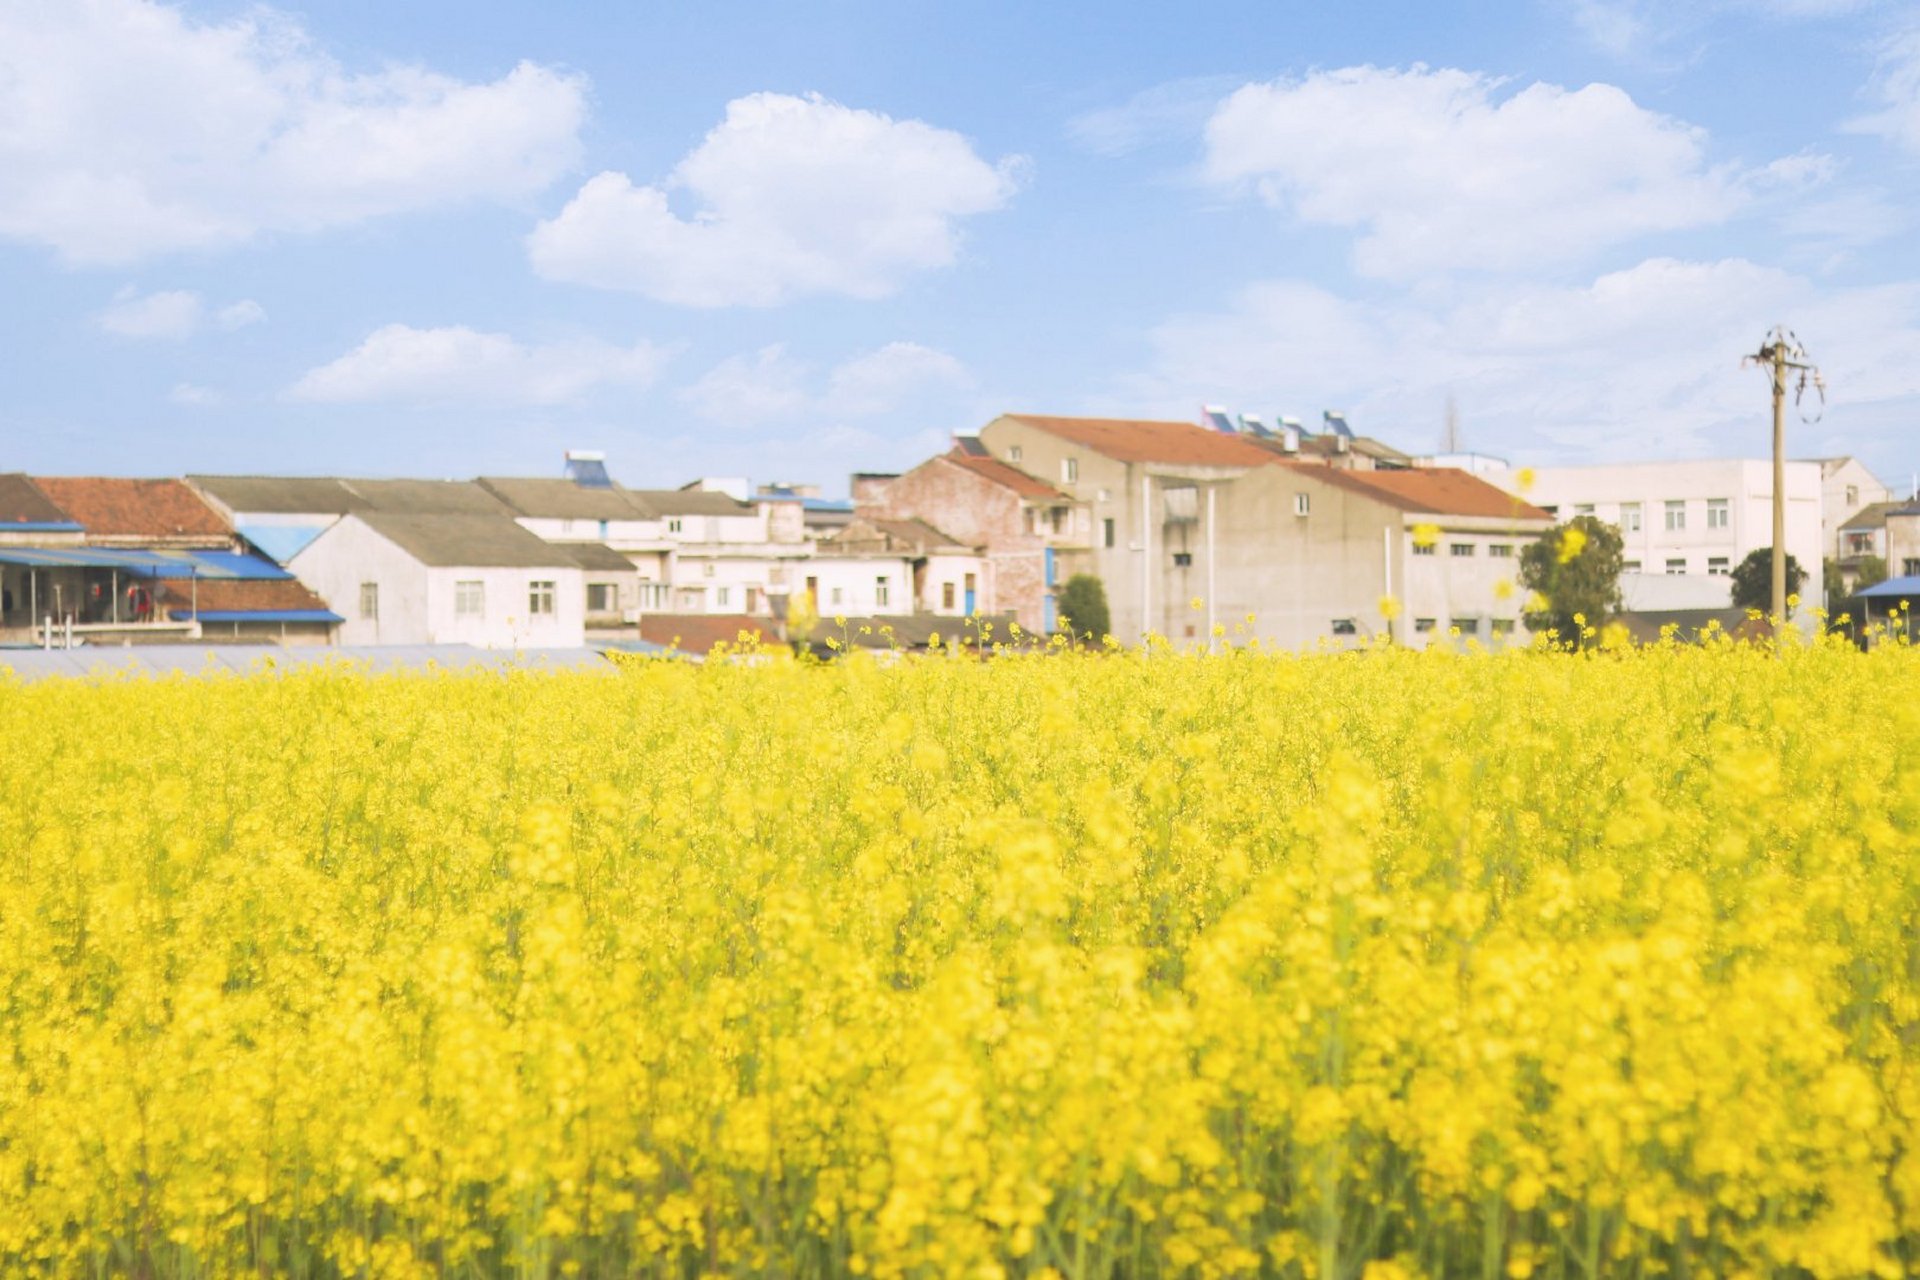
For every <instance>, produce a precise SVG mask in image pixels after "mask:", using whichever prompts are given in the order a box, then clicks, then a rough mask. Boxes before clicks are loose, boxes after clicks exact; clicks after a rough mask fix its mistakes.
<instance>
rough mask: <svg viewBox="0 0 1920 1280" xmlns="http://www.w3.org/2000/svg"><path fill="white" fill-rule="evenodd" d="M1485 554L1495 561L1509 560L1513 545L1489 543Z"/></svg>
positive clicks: (1508, 543) (1511, 555) (1509, 543)
mask: <svg viewBox="0 0 1920 1280" xmlns="http://www.w3.org/2000/svg"><path fill="white" fill-rule="evenodd" d="M1487 554H1488V555H1490V556H1492V557H1493V558H1494V559H1495V560H1511V559H1513V544H1512V543H1511V542H1490V543H1488V544H1487Z"/></svg>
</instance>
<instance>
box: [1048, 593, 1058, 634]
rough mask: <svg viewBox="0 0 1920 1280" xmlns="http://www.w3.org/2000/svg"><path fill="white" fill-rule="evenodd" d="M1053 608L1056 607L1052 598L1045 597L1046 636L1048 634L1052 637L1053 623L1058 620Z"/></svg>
mask: <svg viewBox="0 0 1920 1280" xmlns="http://www.w3.org/2000/svg"><path fill="white" fill-rule="evenodd" d="M1055 608H1056V606H1055V604H1054V600H1053V597H1052V596H1048V597H1047V607H1046V614H1045V616H1046V621H1047V625H1046V632H1047V634H1048V635H1052V634H1053V625H1054V623H1055V622H1056V621H1057V620H1058V615H1057V614H1056V613H1055Z"/></svg>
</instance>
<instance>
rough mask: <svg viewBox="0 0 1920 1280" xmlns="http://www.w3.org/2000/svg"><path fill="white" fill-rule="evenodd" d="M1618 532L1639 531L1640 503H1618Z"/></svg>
mask: <svg viewBox="0 0 1920 1280" xmlns="http://www.w3.org/2000/svg"><path fill="white" fill-rule="evenodd" d="M1620 532H1622V533H1638V532H1640V504H1639V503H1637V502H1623V503H1621V504H1620Z"/></svg>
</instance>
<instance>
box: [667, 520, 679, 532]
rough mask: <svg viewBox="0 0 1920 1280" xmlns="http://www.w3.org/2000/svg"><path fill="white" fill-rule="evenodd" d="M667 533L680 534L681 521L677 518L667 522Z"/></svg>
mask: <svg viewBox="0 0 1920 1280" xmlns="http://www.w3.org/2000/svg"><path fill="white" fill-rule="evenodd" d="M667 532H668V533H678V532H680V521H679V520H678V519H677V518H676V519H673V520H669V521H667Z"/></svg>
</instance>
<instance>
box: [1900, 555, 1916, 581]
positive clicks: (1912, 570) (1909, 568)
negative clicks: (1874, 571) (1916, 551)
mask: <svg viewBox="0 0 1920 1280" xmlns="http://www.w3.org/2000/svg"><path fill="white" fill-rule="evenodd" d="M1900 576H1901V577H1903V578H1913V577H1920V560H1915V559H1914V558H1912V557H1911V556H1909V557H1908V558H1907V559H1905V560H1902V561H1901V562H1900Z"/></svg>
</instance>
